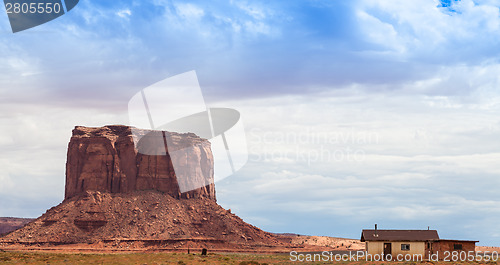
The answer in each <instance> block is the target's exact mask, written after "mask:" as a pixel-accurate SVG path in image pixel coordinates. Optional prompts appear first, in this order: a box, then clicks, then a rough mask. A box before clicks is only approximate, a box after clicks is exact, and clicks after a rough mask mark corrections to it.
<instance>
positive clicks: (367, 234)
mask: <svg viewBox="0 0 500 265" xmlns="http://www.w3.org/2000/svg"><path fill="white" fill-rule="evenodd" d="M428 240H439V235H438V232H437V231H436V230H377V233H376V234H375V230H373V229H366V230H363V231H362V232H361V242H364V241H428Z"/></svg>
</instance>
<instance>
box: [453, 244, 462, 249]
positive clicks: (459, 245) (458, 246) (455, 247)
mask: <svg viewBox="0 0 500 265" xmlns="http://www.w3.org/2000/svg"><path fill="white" fill-rule="evenodd" d="M453 249H454V250H462V244H454V245H453Z"/></svg>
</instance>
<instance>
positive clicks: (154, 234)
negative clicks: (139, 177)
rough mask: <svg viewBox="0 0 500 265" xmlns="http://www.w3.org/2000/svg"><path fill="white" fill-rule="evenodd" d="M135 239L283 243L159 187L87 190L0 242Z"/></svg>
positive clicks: (213, 206) (206, 203) (207, 203)
mask: <svg viewBox="0 0 500 265" xmlns="http://www.w3.org/2000/svg"><path fill="white" fill-rule="evenodd" d="M134 241H140V242H143V243H146V244H151V245H162V244H163V245H166V246H172V245H173V246H182V245H184V244H187V242H198V243H200V242H201V243H203V244H205V245H206V244H211V245H212V246H214V245H217V244H226V243H231V244H236V245H241V246H245V245H246V246H263V245H268V246H277V245H282V242H280V241H279V240H278V239H277V238H276V236H275V235H273V234H271V233H268V232H264V231H262V230H260V229H259V228H257V227H255V226H252V225H250V224H248V223H245V222H244V221H243V220H242V219H241V218H239V217H238V216H236V215H235V214H233V213H231V211H230V210H225V209H223V208H222V207H221V206H219V205H218V204H217V203H216V202H214V201H213V200H210V199H207V198H191V199H176V198H173V197H172V196H170V195H168V194H165V193H162V192H158V191H135V192H131V193H122V194H112V193H101V192H86V193H85V194H80V195H78V196H75V197H73V198H71V199H68V200H65V201H64V202H63V203H61V204H60V205H58V206H56V207H53V208H51V209H49V210H48V211H47V212H46V213H45V214H43V215H42V216H41V217H39V218H38V219H36V220H35V221H33V222H31V223H29V224H28V225H26V226H25V227H24V228H22V229H19V230H17V231H14V232H12V233H10V234H8V235H6V236H5V237H3V238H0V243H6V242H9V243H20V244H24V245H33V244H44V243H47V244H52V245H59V244H73V243H90V244H93V243H94V244H95V243H99V242H103V243H117V244H119V243H120V242H134Z"/></svg>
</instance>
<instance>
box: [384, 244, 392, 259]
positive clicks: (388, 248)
mask: <svg viewBox="0 0 500 265" xmlns="http://www.w3.org/2000/svg"><path fill="white" fill-rule="evenodd" d="M391 250H392V244H391V243H384V256H385V257H386V258H387V255H391V256H392V252H391Z"/></svg>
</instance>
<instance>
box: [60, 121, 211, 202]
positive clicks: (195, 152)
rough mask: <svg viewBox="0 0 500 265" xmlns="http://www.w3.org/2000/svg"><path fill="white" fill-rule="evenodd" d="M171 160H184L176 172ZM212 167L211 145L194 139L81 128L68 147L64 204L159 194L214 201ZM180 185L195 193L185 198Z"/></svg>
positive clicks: (119, 128)
mask: <svg viewBox="0 0 500 265" xmlns="http://www.w3.org/2000/svg"><path fill="white" fill-rule="evenodd" d="M141 148H142V149H143V150H140V149H141ZM152 148H153V149H158V150H160V151H156V150H154V151H151V150H147V149H152ZM174 152H175V156H173V155H171V154H172V153H174ZM173 160H182V161H174V162H175V165H176V167H175V170H174V166H173V164H172V161H173ZM213 161H214V160H213V157H212V152H211V150H210V142H208V141H207V140H205V139H202V138H199V137H198V136H196V135H195V134H192V133H187V134H179V133H173V132H159V131H148V130H140V129H136V128H133V127H129V126H120V125H114V126H104V127H100V128H88V127H82V126H77V127H75V129H74V130H73V136H72V137H71V140H70V143H69V146H68V159H67V162H66V193H65V199H69V198H71V197H73V196H75V195H77V194H82V193H84V192H86V191H101V192H110V193H123V192H131V191H135V190H157V191H161V192H165V193H168V194H169V195H171V196H172V197H174V198H181V197H182V198H193V197H196V198H198V197H207V198H210V199H213V200H215V187H214V184H213ZM176 173H177V174H176ZM200 183H201V184H200ZM179 185H181V187H183V186H182V185H184V186H185V187H193V188H196V189H194V190H191V189H186V188H184V190H188V191H187V192H184V193H181V190H183V189H180V188H179Z"/></svg>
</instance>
